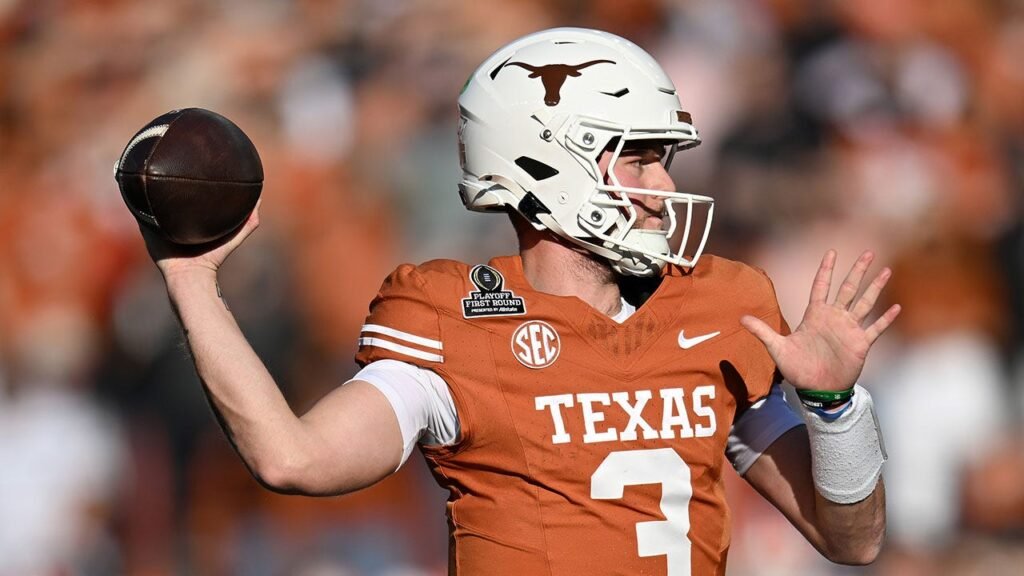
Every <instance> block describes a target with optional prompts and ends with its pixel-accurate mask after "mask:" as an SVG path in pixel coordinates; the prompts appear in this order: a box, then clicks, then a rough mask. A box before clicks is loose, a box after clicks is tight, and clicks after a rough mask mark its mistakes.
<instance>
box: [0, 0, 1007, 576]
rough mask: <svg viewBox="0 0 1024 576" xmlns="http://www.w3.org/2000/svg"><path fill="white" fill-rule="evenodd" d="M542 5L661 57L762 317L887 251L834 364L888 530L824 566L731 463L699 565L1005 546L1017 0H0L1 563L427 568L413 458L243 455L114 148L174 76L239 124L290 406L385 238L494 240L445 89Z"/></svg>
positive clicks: (688, 186) (254, 330)
mask: <svg viewBox="0 0 1024 576" xmlns="http://www.w3.org/2000/svg"><path fill="white" fill-rule="evenodd" d="M562 25H575V26H587V27H595V28H600V29H605V30H608V31H611V32H615V33H618V34H620V35H623V36H626V37H628V38H630V39H632V40H633V41H635V42H636V43H638V44H640V45H641V46H642V47H644V48H646V49H647V50H648V51H650V52H651V53H652V54H654V56H655V57H656V58H657V59H658V60H659V61H660V62H661V63H662V64H663V65H664V67H665V68H666V70H667V71H668V72H669V74H670V76H672V77H673V79H674V81H675V83H676V86H677V87H678V89H679V92H680V94H681V97H682V100H683V104H684V107H685V108H686V109H687V110H689V111H690V112H691V113H692V115H693V117H694V119H695V123H696V124H697V126H698V128H699V129H700V131H701V135H702V137H703V140H704V143H703V145H701V146H700V147H699V148H697V149H695V150H693V151H688V152H686V153H684V154H682V155H680V156H679V157H677V160H676V163H675V164H674V165H673V173H674V176H675V178H676V182H677V185H678V186H679V188H680V189H681V190H684V191H687V192H693V193H698V194H709V195H712V196H714V197H716V199H717V210H716V222H715V224H714V226H713V228H712V236H711V240H710V242H709V245H708V251H709V252H712V253H717V254H721V255H724V256H728V257H733V258H739V259H743V260H745V261H747V262H749V263H752V264H755V265H757V266H760V267H763V268H764V269H765V270H767V271H768V273H769V274H770V275H771V276H772V278H773V279H774V281H775V285H776V288H777V290H778V293H779V299H780V303H781V305H782V308H783V311H784V313H785V315H786V317H787V319H788V320H789V323H790V324H792V325H796V323H798V322H799V319H800V315H801V313H802V311H803V304H804V302H805V300H806V297H807V290H808V287H809V285H810V280H811V277H812V274H813V271H814V268H815V266H816V265H817V262H818V260H819V258H820V256H821V254H822V253H823V252H824V250H825V249H827V248H829V247H834V248H837V249H839V251H840V262H839V266H840V267H848V266H849V264H850V263H852V261H853V259H854V257H855V256H856V255H857V254H858V253H859V251H860V250H862V249H864V248H870V249H872V250H875V251H876V252H877V253H878V254H879V256H880V258H879V261H880V262H883V263H885V264H887V265H891V266H893V267H894V270H895V275H894V279H893V282H892V284H891V285H890V288H889V289H888V290H887V293H888V296H887V297H888V298H889V300H890V301H896V302H900V303H901V304H902V305H903V307H904V313H903V314H902V315H901V317H900V319H899V320H898V322H897V325H896V326H895V327H894V328H893V329H892V330H891V331H890V332H889V333H887V335H886V336H885V337H884V338H883V339H882V340H881V341H880V343H879V345H878V346H877V347H876V350H875V351H874V353H873V356H872V357H871V358H870V359H869V365H868V367H867V370H866V371H865V374H864V378H863V381H862V383H863V384H864V385H866V386H868V387H869V388H870V389H871V390H872V393H873V394H874V395H875V398H876V402H877V404H878V406H879V416H880V418H881V420H882V426H883V430H884V432H885V438H886V443H887V447H888V451H889V456H890V462H889V463H888V464H887V467H886V472H885V478H886V484H887V488H888V501H889V502H888V505H889V533H888V543H887V546H886V549H885V552H884V553H883V556H882V558H881V559H880V560H879V562H877V563H876V564H875V565H874V566H872V567H869V568H859V569H854V568H842V567H837V566H832V565H830V564H828V563H827V562H825V561H823V560H821V559H819V558H818V557H817V555H816V553H815V552H814V551H813V550H812V549H811V548H810V547H809V546H808V545H807V544H806V543H804V542H803V540H802V538H801V537H800V536H799V535H798V534H797V533H796V531H795V530H793V529H792V528H790V527H789V526H788V525H787V524H786V522H785V520H784V519H783V518H782V517H781V516H780V515H778V514H777V513H776V512H775V511H774V510H772V509H771V508H770V507H769V506H768V505H767V504H765V503H764V502H763V501H761V500H760V498H759V497H758V496H757V495H755V494H753V493H752V492H751V491H750V490H749V489H747V488H746V487H745V485H744V484H743V483H742V481H740V480H738V479H737V478H736V477H735V476H734V475H731V476H730V478H729V486H730V492H731V505H732V514H733V524H734V535H733V547H732V552H731V555H730V566H729V574H731V575H735V576H740V575H747V574H750V575H774V574H778V575H817V574H822V575H842V574H880V575H899V576H905V575H917V574H920V575H927V576H935V575H968V574H984V575H998V574H1021V573H1024V568H1022V567H1024V426H1022V423H1024V418H1022V414H1024V369H1022V367H1024V361H1022V359H1024V225H1022V216H1024V200H1022V198H1024V194H1022V191H1024V58H1022V57H1021V56H1022V55H1024V2H1021V1H1020V0H946V1H943V2H928V1H926V0H864V1H861V2H836V1H825V0H821V1H812V0H686V1H683V0H680V1H676V2H669V1H667V0H666V1H659V0H638V1H631V2H621V1H616V0H597V1H579V0H560V1H546V2H542V1H540V0H534V1H519V2H497V1H493V0H476V1H475V2H472V3H470V2H456V1H453V0H424V1H418V2H403V1H399V0H294V1H285V0H258V1H256V0H253V1H243V0H219V1H216V2H204V1H201V0H165V1H163V2H131V1H128V0H0V576H26V575H46V576H49V575H54V576H56V575H78V574H82V575H93V574H96V575H108V574H141V575H153V576H161V575H169V574H200V575H206V574H210V575H214V574H245V575H267V576H272V575H278V574H299V575H307V576H313V575H318V576H320V575H325V576H326V575H339V576H340V575H353V576H354V575H360V576H361V575H367V576H399V575H401V576H417V575H434V574H443V573H445V571H446V568H445V565H446V551H447V537H446V530H447V526H446V521H445V518H444V507H443V502H444V499H445V494H443V493H442V492H441V491H440V490H439V489H438V488H437V487H436V486H435V485H434V484H433V481H432V480H431V478H430V477H429V473H428V472H427V471H426V468H425V466H424V465H423V462H422V461H421V459H420V458H419V457H415V456H414V457H413V458H412V459H410V462H409V464H407V465H406V467H405V468H404V469H403V470H402V471H401V472H400V473H399V474H397V475H396V476H394V477H392V478H390V479H388V480H387V481H385V482H382V483H381V484H380V485H378V486H376V487H374V488H372V489H370V490H367V491H365V492H363V493H359V494H356V495H350V496H346V497H343V498H331V499H308V498H301V497H285V496H278V495H274V494H272V493H270V492H267V491H265V490H262V489H261V488H259V487H258V486H257V484H256V483H255V481H253V480H252V479H251V478H250V477H249V476H248V474H247V472H246V471H245V469H244V466H243V465H242V462H241V460H240V459H239V458H238V457H237V456H236V455H235V454H234V453H233V452H232V449H231V447H230V445H229V444H228V442H227V441H226V440H225V438H224V436H223V434H222V433H221V432H220V431H219V429H218V428H217V426H216V423H215V420H214V418H213V417H212V414H211V413H210V410H209V408H208V407H207V406H206V401H205V399H204V397H203V394H202V391H201V388H200V386H199V384H198V381H197V379H196V377H195V375H194V372H193V369H192V365H191V363H190V361H189V359H188V357H187V353H186V350H185V349H184V347H183V344H182V338H181V335H180V333H179V329H178V326H177V324H176V323H175V320H174V317H173V315H172V314H171V311H170V309H169V306H168V303H167V299H166V295H165V292H164V289H163V285H162V283H161V280H160V277H159V274H158V273H157V271H156V269H155V267H154V266H153V264H152V263H151V262H150V261H149V260H148V259H147V257H146V255H145V252H144V249H143V244H142V241H141V238H140V236H139V233H138V230H137V228H136V224H135V222H134V220H133V219H132V217H131V215H130V214H129V212H128V210H127V209H126V208H125V207H124V206H123V204H122V202H121V198H120V195H119V194H118V191H117V187H116V185H115V183H114V180H113V175H112V166H113V164H114V162H115V161H116V159H117V157H118V156H119V154H120V152H121V150H122V147H123V146H124V144H125V143H126V142H127V140H128V138H129V137H130V136H131V135H132V134H133V133H134V132H135V131H136V130H137V129H138V128H139V127H141V126H142V125H144V124H145V123H146V122H148V121H149V120H150V119H152V118H153V117H155V116H157V115H159V114H160V113H163V112H166V111H168V110H170V109H173V108H181V107H187V106H199V107H204V108H209V109H212V110H216V111H218V112H220V113H222V114H224V115H226V116H228V117H229V118H231V119H232V120H234V121H235V122H236V123H237V124H238V125H240V126H241V127H242V128H243V129H244V130H245V131H246V132H247V133H248V134H249V135H250V137H251V138H252V139H253V141H254V142H255V143H256V145H257V147H258V149H259V150H260V153H261V155H262V158H263V162H264V168H265V173H266V183H265V187H264V202H263V207H262V212H261V217H262V222H263V225H262V226H261V228H260V230H259V231H258V232H257V233H256V234H255V236H253V237H252V238H251V239H250V240H249V241H248V242H247V243H246V244H245V246H244V247H243V248H242V249H241V250H239V251H238V252H237V253H236V254H235V255H234V256H233V257H232V259H231V260H230V261H229V262H228V264H227V265H226V266H225V269H224V270H223V272H222V274H221V282H222V286H223V289H224V292H225V296H226V298H227V300H228V302H229V303H230V305H231V308H232V310H233V312H234V313H235V315H236V317H237V318H238V320H239V322H240V324H241V325H242V327H243V329H244V331H245V332H246V334H247V336H248V337H249V339H250V341H251V342H252V344H253V346H254V347H255V348H256V350H257V352H258V353H259V354H260V356H261V357H262V358H263V359H264V360H265V362H266V363H267V365H268V367H269V368H270V370H271V371H272V373H273V374H274V375H275V377H276V378H277V380H278V382H279V383H280V385H281V387H282V389H283V390H284V391H285V393H286V395H287V397H288V398H289V400H290V401H291V403H292V405H293V407H294V408H295V409H296V410H297V411H300V412H301V411H302V410H304V409H305V408H306V407H308V406H309V405H310V404H311V403H312V402H314V401H315V400H316V399H317V398H319V397H320V396H322V395H323V394H325V393H326V392H327V391H329V390H331V389H332V388H333V387H335V386H337V385H339V384H340V383H342V382H344V381H345V380H346V379H347V378H348V377H349V376H351V375H352V374H353V373H354V372H355V370H356V366H355V364H354V362H353V360H352V354H353V353H354V351H355V344H356V337H357V335H358V329H359V326H360V324H361V323H362V320H363V318H364V316H365V314H366V311H367V304H368V303H369V300H370V298H371V297H372V295H373V294H374V293H375V292H376V289H377V287H378V286H379V284H380V282H381V280H382V279H383V278H384V276H385V275H386V274H387V273H388V272H389V271H390V270H391V269H393V267H394V266H396V265H397V264H399V263H401V262H406V261H411V262H418V261H422V260H426V259H429V258H436V257H449V258H457V259H461V260H463V261H468V262H483V261H485V260H486V259H487V258H488V257H490V256H492V255H495V254H501V253H510V252H513V251H514V250H515V243H514V236H513V233H512V229H511V227H510V226H507V225H506V224H505V220H504V219H502V218H498V219H495V218H494V217H491V216H486V215H478V214H470V213H467V212H465V211H464V210H463V208H462V207H461V206H460V204H459V201H458V197H457V193H456V187H455V184H456V181H457V178H458V176H459V171H458V160H457V153H456V142H455V123H456V122H455V121H456V107H455V101H456V99H457V95H458V91H459V89H460V87H461V86H462V84H463V81H464V80H465V78H466V77H467V76H468V75H469V74H470V72H471V71H472V70H473V69H474V67H475V66H476V64H478V63H479V62H481V61H482V60H483V59H484V58H485V57H486V56H487V55H489V54H490V53H491V52H492V51H494V50H495V49H497V48H498V47H500V46H501V45H503V44H504V43H506V42H508V41H510V40H512V39H513V38H516V37H518V36H520V35H523V34H525V33H528V32H531V31H535V30H539V29H543V28H547V27H552V26H562ZM1015 54H1016V56H1014V55H1015ZM730 474H731V473H730Z"/></svg>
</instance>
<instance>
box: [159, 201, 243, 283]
mask: <svg viewBox="0 0 1024 576" xmlns="http://www.w3.org/2000/svg"><path fill="white" fill-rule="evenodd" d="M261 202H263V200H262V199H260V200H259V201H257V202H256V207H255V208H253V210H252V213H251V214H249V218H248V219H246V221H245V224H243V225H242V227H241V228H239V229H238V231H236V232H235V233H234V234H231V235H229V236H226V237H225V238H224V239H222V240H218V241H217V242H213V243H210V244H203V245H201V246H184V245H181V244H175V243H173V242H170V241H168V240H166V239H164V238H163V237H161V236H160V235H159V234H157V233H156V232H155V231H153V230H151V229H149V228H148V227H147V226H145V225H142V224H140V225H139V229H140V230H141V231H142V238H143V239H144V240H145V242H146V251H148V252H149V257H150V258H152V259H153V262H154V263H156V265H157V268H159V269H160V273H161V274H163V276H164V279H165V280H167V279H169V278H170V277H171V276H177V275H181V274H189V273H194V272H200V273H206V274H209V273H211V272H212V273H213V274H216V273H217V271H218V270H219V269H220V267H221V265H222V264H223V263H224V261H225V260H227V258H228V256H229V255H230V254H231V253H232V252H233V251H234V250H235V248H238V246H239V245H241V244H242V242H243V241H245V239H246V238H248V237H249V235H250V234H252V233H253V232H254V231H255V230H256V228H258V227H259V225H260V215H259V212H260V203H261Z"/></svg>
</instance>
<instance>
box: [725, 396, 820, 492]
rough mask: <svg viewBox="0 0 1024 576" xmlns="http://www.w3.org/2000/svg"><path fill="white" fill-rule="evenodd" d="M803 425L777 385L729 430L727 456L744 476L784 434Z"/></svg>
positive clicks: (748, 409)
mask: <svg viewBox="0 0 1024 576" xmlns="http://www.w3.org/2000/svg"><path fill="white" fill-rule="evenodd" d="M801 425H803V420H801V418H800V416H798V415H797V414H796V412H794V411H793V409H792V408H790V407H789V404H787V403H786V396H785V394H784V393H783V392H782V386H780V385H778V384H775V385H773V386H772V389H771V391H769V392H768V395H767V396H765V397H764V398H762V399H760V400H758V401H757V402H755V403H754V404H753V405H752V406H751V407H750V408H747V411H746V412H744V413H743V414H741V415H740V417H739V418H737V419H736V421H735V422H733V424H732V429H731V430H729V443H728V444H727V445H726V448H725V455H726V457H728V458H729V462H730V463H732V467H733V468H735V469H736V472H738V473H739V474H740V475H741V476H742V475H743V474H746V473H747V470H749V469H750V467H751V466H753V465H754V462H756V461H757V459H758V458H759V457H760V456H761V454H762V453H764V451H765V450H767V449H768V447H769V446H771V445H772V442H775V441H776V440H778V439H779V437H780V436H782V435H783V434H785V433H786V432H788V431H789V430H791V429H792V428H795V427H796V426H801Z"/></svg>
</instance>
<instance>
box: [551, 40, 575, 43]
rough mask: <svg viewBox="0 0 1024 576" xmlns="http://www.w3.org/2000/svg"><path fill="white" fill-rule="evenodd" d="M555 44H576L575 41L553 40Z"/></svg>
mask: <svg viewBox="0 0 1024 576" xmlns="http://www.w3.org/2000/svg"><path fill="white" fill-rule="evenodd" d="M555 44H578V42H576V41H575V40H555Z"/></svg>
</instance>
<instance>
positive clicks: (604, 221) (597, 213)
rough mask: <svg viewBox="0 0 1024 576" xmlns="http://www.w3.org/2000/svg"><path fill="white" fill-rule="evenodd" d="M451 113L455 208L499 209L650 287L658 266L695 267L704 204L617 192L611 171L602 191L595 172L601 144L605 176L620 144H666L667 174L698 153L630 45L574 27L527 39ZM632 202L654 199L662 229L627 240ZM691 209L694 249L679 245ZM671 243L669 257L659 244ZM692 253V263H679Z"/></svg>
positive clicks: (675, 102) (483, 73) (502, 55)
mask: <svg viewBox="0 0 1024 576" xmlns="http://www.w3.org/2000/svg"><path fill="white" fill-rule="evenodd" d="M459 113H460V118H459V158H460V162H461V164H462V172H463V174H462V181H461V182H460V183H459V193H460V195H461V197H462V202H463V204H465V206H466V208H468V209H470V210H476V211H504V210H505V209H506V207H510V208H512V209H514V210H516V211H518V212H519V213H520V214H522V215H523V217H525V218H526V220H527V221H529V222H530V223H531V224H532V225H533V226H534V227H535V228H536V229H538V230H543V229H549V230H551V231H552V232H554V233H555V234H558V235H559V236H561V237H562V238H564V239H566V240H568V241H569V242H572V243H573V244H576V245H578V246H582V247H583V248H586V249H587V250H590V251H592V252H594V253H595V254H598V255H600V256H602V257H604V258H607V259H608V260H609V261H610V262H611V264H612V267H613V268H614V269H615V270H616V271H617V272H618V273H620V274H629V275H634V276H653V275H656V274H658V273H660V271H661V268H662V267H664V265H665V264H666V263H672V264H677V265H681V266H693V265H695V264H696V263H697V259H698V258H699V257H700V254H701V252H702V251H703V249H704V244H705V242H706V241H707V237H708V232H709V231H710V228H711V218H712V215H713V210H714V200H713V199H712V198H710V197H707V196H698V195H695V194H685V193H680V192H665V191H659V190H650V189H644V188H630V187H625V186H622V185H620V183H619V180H618V178H616V176H615V173H614V170H611V169H609V171H608V183H607V184H606V183H605V176H604V174H602V173H601V170H600V169H599V167H598V159H599V158H600V156H601V153H602V152H603V151H604V150H605V149H606V148H607V147H609V146H610V145H614V148H613V154H614V156H613V157H612V158H611V163H610V164H609V166H614V165H615V160H616V159H617V158H618V156H619V154H620V153H621V152H622V149H623V146H624V145H626V144H627V143H629V142H630V141H636V140H658V141H665V142H666V143H668V144H669V146H668V153H667V154H666V157H665V159H664V161H665V162H666V168H667V167H668V163H670V162H671V160H672V156H673V154H674V153H675V152H676V151H677V150H682V149H686V148H692V147H694V146H696V145H697V144H699V143H700V138H699V137H698V136H697V130H696V129H695V128H694V127H693V125H692V123H691V122H692V121H691V119H690V115H689V114H688V113H687V112H684V111H683V110H682V107H681V105H680V103H679V97H678V96H677V95H676V89H675V86H674V85H673V84H672V81H671V80H669V78H668V76H667V75H666V74H665V72H664V71H663V70H662V69H661V67H660V66H659V65H658V63H657V62H655V61H654V59H653V58H652V57H651V56H650V55H649V54H647V53H646V52H644V51H643V50H642V49H641V48H640V47H638V46H637V45H635V44H633V43H632V42H630V41H628V40H625V39H623V38H620V37H618V36H615V35H613V34H609V33H606V32H600V31H597V30H587V29H581V28H555V29H551V30H545V31H542V32H537V33H535V34H530V35H528V36H525V37H523V38H520V39H519V40H516V41H514V42H512V43H511V44H509V45H507V46H505V47H504V48H501V49H500V50H498V51H497V52H495V53H494V54H493V55H492V56H491V57H490V58H488V59H487V60H486V61H485V62H484V63H483V64H482V65H481V66H480V67H479V68H478V69H477V70H476V71H475V72H474V73H473V75H472V76H470V78H469V80H467V81H466V85H465V87H464V88H463V90H462V95H461V96H460V97H459ZM635 194H648V195H656V196H659V197H662V198H665V205H666V209H665V212H666V213H665V214H664V215H663V220H664V221H665V222H666V223H667V227H666V229H664V230H642V229H634V227H633V226H634V224H635V223H636V221H637V212H636V209H635V207H634V206H633V202H631V201H630V196H631V195H635ZM695 206H705V207H706V209H707V214H706V219H705V225H704V226H703V228H704V229H703V232H702V235H701V236H700V238H699V241H695V240H696V238H693V239H691V238H690V234H691V230H690V228H691V224H692V223H693V214H694V208H695ZM677 208H678V209H679V210H677ZM682 209H685V211H686V212H685V225H684V227H683V228H682V230H681V233H678V232H679V230H678V228H679V227H678V223H677V211H678V212H680V213H681V212H682ZM680 237H681V241H680V242H679V245H678V247H677V248H675V249H673V248H671V247H670V242H669V240H670V239H676V238H680ZM693 244H696V250H695V251H694V253H693V254H692V256H690V257H686V256H684V254H683V251H684V250H685V249H686V247H687V246H690V245H693Z"/></svg>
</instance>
